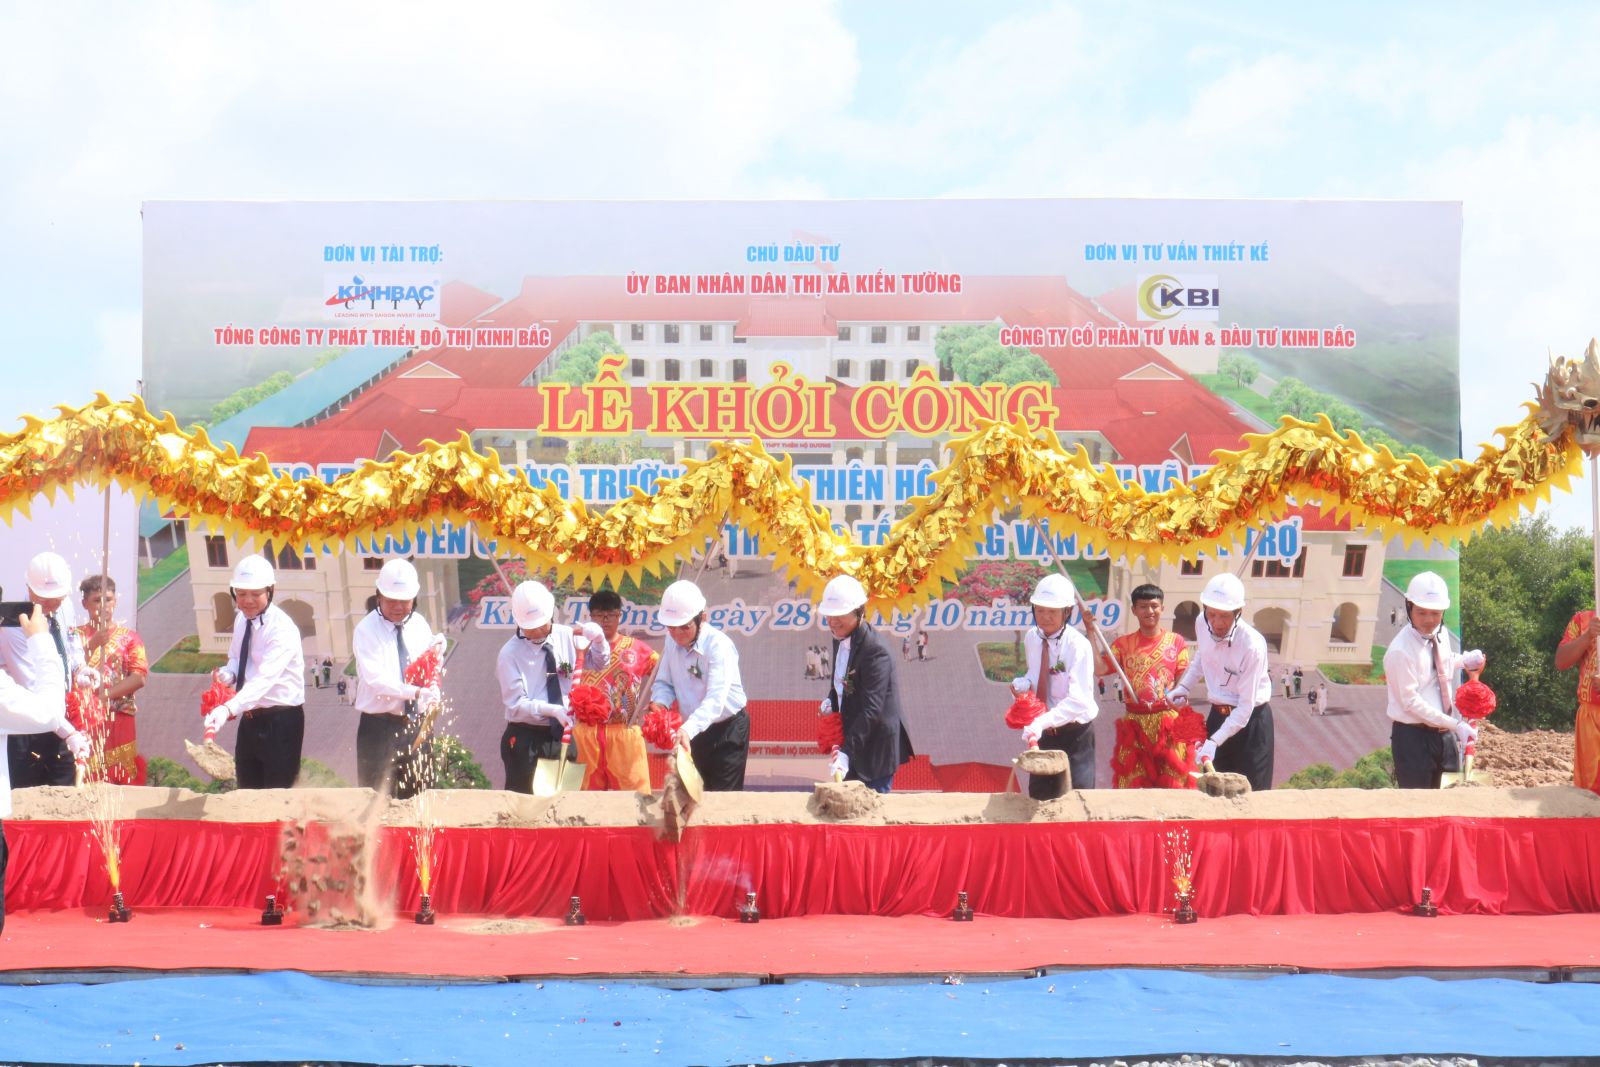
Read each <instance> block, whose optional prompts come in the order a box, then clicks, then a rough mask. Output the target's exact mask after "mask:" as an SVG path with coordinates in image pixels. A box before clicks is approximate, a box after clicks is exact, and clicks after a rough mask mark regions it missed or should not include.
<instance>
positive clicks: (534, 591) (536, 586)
mask: <svg viewBox="0 0 1600 1067" xmlns="http://www.w3.org/2000/svg"><path fill="white" fill-rule="evenodd" d="M511 617H512V618H513V619H515V620H516V623H517V625H518V626H520V627H522V628H523V629H524V630H537V629H538V628H539V627H541V626H543V625H544V624H545V623H547V622H549V621H550V620H551V619H553V618H555V617H556V598H555V594H554V593H552V592H550V590H548V589H546V588H545V587H544V586H543V585H542V584H540V583H539V582H523V583H522V584H521V585H519V586H517V588H516V589H515V590H513V591H512V593H511Z"/></svg>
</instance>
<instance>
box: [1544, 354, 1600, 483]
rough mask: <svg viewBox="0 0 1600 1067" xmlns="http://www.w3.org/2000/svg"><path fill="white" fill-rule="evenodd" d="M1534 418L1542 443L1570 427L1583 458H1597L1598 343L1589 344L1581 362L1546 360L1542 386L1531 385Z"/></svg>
mask: <svg viewBox="0 0 1600 1067" xmlns="http://www.w3.org/2000/svg"><path fill="white" fill-rule="evenodd" d="M1534 387H1535V388H1536V389H1537V390H1538V400H1539V410H1538V412H1537V413H1536V415H1535V417H1536V418H1537V419H1538V420H1539V428H1540V430H1542V431H1543V433H1544V440H1545V441H1546V442H1554V441H1555V440H1556V439H1557V438H1559V437H1560V436H1561V435H1562V433H1563V432H1565V430H1566V428H1567V427H1568V426H1570V427H1572V441H1573V443H1574V444H1576V445H1577V446H1578V447H1579V448H1581V449H1583V451H1584V453H1585V454H1586V455H1590V456H1593V455H1597V454H1600V341H1590V342H1589V348H1588V350H1587V351H1585V353H1584V357H1583V359H1582V360H1581V361H1579V360H1576V359H1567V358H1565V357H1563V358H1561V359H1557V358H1555V357H1554V356H1552V357H1551V358H1550V371H1549V373H1548V374H1546V375H1545V379H1544V384H1543V385H1539V384H1537V383H1535V386H1534Z"/></svg>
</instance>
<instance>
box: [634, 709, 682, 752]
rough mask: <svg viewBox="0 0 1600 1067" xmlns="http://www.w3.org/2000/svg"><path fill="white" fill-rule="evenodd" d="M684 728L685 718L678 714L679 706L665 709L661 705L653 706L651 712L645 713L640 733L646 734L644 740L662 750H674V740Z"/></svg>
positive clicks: (640, 725)
mask: <svg viewBox="0 0 1600 1067" xmlns="http://www.w3.org/2000/svg"><path fill="white" fill-rule="evenodd" d="M682 726H683V716H682V715H679V714H678V705H676V704H674V705H672V707H670V708H668V707H664V706H662V705H660V704H651V705H650V710H649V711H647V712H645V715H644V722H642V723H640V724H639V731H640V732H641V733H643V734H644V739H645V740H646V741H648V742H650V743H651V744H652V745H654V746H656V747H657V748H660V749H670V748H672V738H673V737H674V736H675V735H676V734H677V732H678V730H679V728H681V727H682Z"/></svg>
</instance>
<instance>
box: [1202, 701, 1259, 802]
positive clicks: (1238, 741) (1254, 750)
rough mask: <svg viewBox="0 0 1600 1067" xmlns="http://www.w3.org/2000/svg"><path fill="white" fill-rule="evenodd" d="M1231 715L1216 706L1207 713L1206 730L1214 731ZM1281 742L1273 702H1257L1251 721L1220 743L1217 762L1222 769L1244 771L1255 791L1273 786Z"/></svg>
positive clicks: (1235, 772) (1215, 763)
mask: <svg viewBox="0 0 1600 1067" xmlns="http://www.w3.org/2000/svg"><path fill="white" fill-rule="evenodd" d="M1226 717H1227V716H1225V715H1220V714H1218V712H1217V710H1216V708H1212V709H1211V713H1210V714H1208V715H1207V716H1206V733H1208V734H1214V733H1216V732H1217V727H1219V726H1221V725H1222V721H1223V719H1225V718H1226ZM1276 747H1277V743H1276V741H1275V740H1274V738H1273V732H1272V705H1271V704H1257V705H1256V707H1255V710H1254V711H1252V712H1251V713H1250V724H1249V725H1248V726H1246V727H1245V728H1244V729H1243V730H1240V731H1239V732H1238V733H1236V734H1234V735H1233V736H1232V737H1230V738H1228V739H1227V740H1226V741H1224V742H1223V743H1222V744H1220V745H1218V746H1217V758H1216V760H1215V761H1214V766H1215V767H1216V769H1217V770H1219V771H1225V772H1229V773H1232V774H1242V775H1244V776H1245V777H1246V778H1248V779H1250V788H1251V789H1252V790H1254V791H1255V792H1258V793H1259V792H1261V791H1262V790H1264V789H1271V788H1272V759H1273V753H1274V751H1275V749H1276Z"/></svg>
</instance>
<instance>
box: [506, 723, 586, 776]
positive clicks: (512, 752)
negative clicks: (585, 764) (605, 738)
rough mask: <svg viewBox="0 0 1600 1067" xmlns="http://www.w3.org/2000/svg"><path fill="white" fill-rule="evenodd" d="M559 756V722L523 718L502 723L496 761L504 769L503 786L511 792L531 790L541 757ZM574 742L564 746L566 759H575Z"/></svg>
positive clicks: (555, 757) (576, 756)
mask: <svg viewBox="0 0 1600 1067" xmlns="http://www.w3.org/2000/svg"><path fill="white" fill-rule="evenodd" d="M560 758H561V724H560V723H554V722H552V723H543V724H540V725H538V726H535V725H533V724H532V723H526V722H508V723H506V730H505V733H503V734H501V735H500V762H501V763H502V764H504V765H505V769H506V789H507V790H508V791H510V792H512V793H532V792H533V770H534V767H535V765H537V764H538V762H539V761H540V760H542V759H560ZM577 758H578V749H577V746H575V745H569V746H568V748H567V759H569V760H576V759H577Z"/></svg>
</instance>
